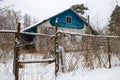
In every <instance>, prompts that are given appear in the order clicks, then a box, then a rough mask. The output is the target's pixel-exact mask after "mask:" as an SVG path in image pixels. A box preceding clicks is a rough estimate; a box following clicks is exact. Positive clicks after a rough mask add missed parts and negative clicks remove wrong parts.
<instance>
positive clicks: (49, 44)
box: [14, 24, 56, 80]
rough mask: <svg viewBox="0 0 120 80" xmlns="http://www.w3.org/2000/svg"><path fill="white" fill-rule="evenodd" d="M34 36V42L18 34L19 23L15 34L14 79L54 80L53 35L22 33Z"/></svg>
mask: <svg viewBox="0 0 120 80" xmlns="http://www.w3.org/2000/svg"><path fill="white" fill-rule="evenodd" d="M21 35H22V36H29V37H33V36H34V37H36V39H37V40H35V41H34V42H28V41H25V40H24V39H23V38H22V36H20V24H18V30H17V33H16V35H15V47H14V63H15V64H14V74H15V80H55V75H56V57H55V47H54V46H55V42H54V41H55V40H54V36H49V35H41V34H37V36H36V34H32V33H23V34H21Z"/></svg>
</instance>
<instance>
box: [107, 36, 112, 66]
mask: <svg viewBox="0 0 120 80" xmlns="http://www.w3.org/2000/svg"><path fill="white" fill-rule="evenodd" d="M109 40H110V39H109V38H107V44H108V62H109V67H108V68H111V54H110V45H109V43H110V42H109Z"/></svg>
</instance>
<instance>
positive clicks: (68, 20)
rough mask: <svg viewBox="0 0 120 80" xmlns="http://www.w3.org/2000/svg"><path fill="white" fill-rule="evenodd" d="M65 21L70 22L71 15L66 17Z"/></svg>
mask: <svg viewBox="0 0 120 80" xmlns="http://www.w3.org/2000/svg"><path fill="white" fill-rule="evenodd" d="M66 23H68V24H70V23H72V17H71V16H67V17H66Z"/></svg>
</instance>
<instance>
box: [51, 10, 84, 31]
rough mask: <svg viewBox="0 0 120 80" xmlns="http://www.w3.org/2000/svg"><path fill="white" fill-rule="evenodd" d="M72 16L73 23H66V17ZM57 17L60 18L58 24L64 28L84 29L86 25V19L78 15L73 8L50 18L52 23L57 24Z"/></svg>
mask: <svg viewBox="0 0 120 80" xmlns="http://www.w3.org/2000/svg"><path fill="white" fill-rule="evenodd" d="M67 16H71V17H72V23H66V17H67ZM56 18H58V26H59V27H62V28H73V29H82V28H83V27H84V21H83V20H82V19H81V18H80V17H79V16H78V15H76V13H74V12H73V11H72V10H71V9H68V10H66V11H64V12H62V13H60V14H58V15H56V16H54V17H52V18H50V24H51V25H52V26H55V21H56Z"/></svg>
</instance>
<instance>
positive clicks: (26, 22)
mask: <svg viewBox="0 0 120 80" xmlns="http://www.w3.org/2000/svg"><path fill="white" fill-rule="evenodd" d="M23 21H24V22H23V26H24V28H25V27H28V26H30V25H31V22H32V21H31V16H30V15H28V14H25V15H24V16H23Z"/></svg>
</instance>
